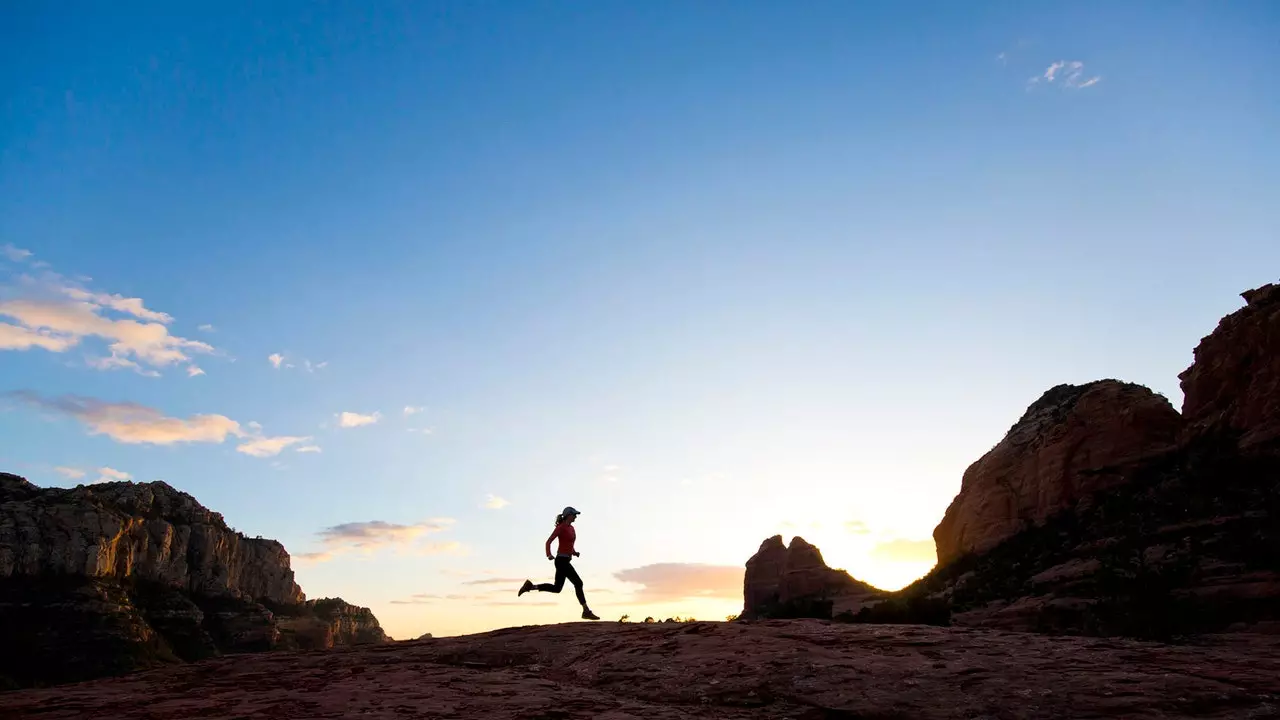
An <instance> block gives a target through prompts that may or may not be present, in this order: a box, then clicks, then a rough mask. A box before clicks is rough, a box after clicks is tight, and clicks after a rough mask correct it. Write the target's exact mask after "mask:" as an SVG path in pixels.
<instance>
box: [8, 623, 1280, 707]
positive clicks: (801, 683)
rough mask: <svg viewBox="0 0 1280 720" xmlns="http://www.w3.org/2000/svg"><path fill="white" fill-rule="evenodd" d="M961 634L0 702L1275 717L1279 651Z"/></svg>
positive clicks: (744, 627) (473, 658) (462, 646)
mask: <svg viewBox="0 0 1280 720" xmlns="http://www.w3.org/2000/svg"><path fill="white" fill-rule="evenodd" d="M1259 640H1260V639H1258V638H1230V639H1225V638H1223V639H1218V640H1216V641H1215V642H1213V643H1209V644H1204V645H1201V646H1199V647H1175V646H1169V645H1155V644H1151V643H1137V642H1131V641H1126V640H1116V639H1108V640H1095V639H1089V638H1062V637H1058V638H1051V637H1045V636H1036V635H1027V634H1024V633H1005V632H1000V631H994V630H975V629H969V628H936V627H919V626H896V627H886V626H853V625H839V624H835V623H831V622H823V621H819V620H798V621H787V622H779V621H771V622H758V623H708V622H700V623H650V624H645V623H627V624H619V623H590V624H585V623H574V624H568V625H563V624H562V625H545V626H534V627H524V628H512V629H507V630H499V631H496V632H492V633H486V634H483V635H472V636H463V637H448V638H436V639H434V640H425V641H421V642H418V641H409V642H403V643H396V644H394V645H381V646H373V647H363V648H354V649H352V650H349V651H345V652H341V653H265V654H261V655H251V656H245V657H240V658H235V659H234V660H232V659H215V660H209V661H206V662H203V663H200V664H196V665H188V666H185V667H175V668H167V669H165V670H160V671H156V672H150V673H138V674H136V675H133V676H130V677H126V678H113V679H110V680H100V681H95V682H90V683H84V684H81V685H75V686H70V687H60V688H50V689H35V690H23V691H19V692H12V693H4V694H0V717H4V718H6V720H25V719H28V718H30V719H31V720H37V719H38V720H80V719H81V718H95V719H96V718H104V719H105V718H110V719H111V720H155V718H170V717H172V718H233V717H234V718H241V719H242V720H277V719H278V718H286V717H296V718H302V717H306V718H339V717H349V718H365V717H368V718H392V717H396V718H453V719H457V720H467V719H468V718H474V719H476V720H480V719H482V718H483V719H484V720H489V719H490V718H493V719H498V718H560V719H562V720H588V719H598V720H636V719H639V718H644V719H645V720H689V719H690V718H708V719H711V720H720V719H723V720H730V719H732V720H819V719H821V718H829V719H832V720H835V719H845V720H852V719H854V718H862V719H864V720H871V719H873V718H874V719H876V720H953V719H954V720H976V719H977V718H988V719H990V720H996V719H997V718H998V719H1000V720H1012V719H1014V718H1035V719H1036V720H1079V719H1081V718H1092V719H1095V720H1102V719H1105V718H1128V719H1133V718H1163V719H1165V720H1175V719H1181V718H1188V719H1189V718H1198V719H1200V720H1206V719H1209V718H1216V719H1219V720H1222V719H1226V718H1240V719H1243V718H1258V719H1259V720H1261V719H1262V718H1275V717H1276V704H1277V703H1276V698H1277V697H1280V646H1277V644H1276V643H1275V642H1274V641H1273V642H1267V643H1264V642H1260V641H1259Z"/></svg>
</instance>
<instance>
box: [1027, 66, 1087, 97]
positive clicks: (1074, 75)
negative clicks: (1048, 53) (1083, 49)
mask: <svg viewBox="0 0 1280 720" xmlns="http://www.w3.org/2000/svg"><path fill="white" fill-rule="evenodd" d="M1059 79H1061V80H1062V87H1065V88H1072V89H1075V90H1082V89H1084V88H1087V87H1092V86H1094V85H1097V84H1098V83H1099V82H1101V81H1102V76H1100V75H1094V76H1092V77H1085V73H1084V63H1083V62H1081V61H1079V60H1057V61H1055V62H1053V63H1050V64H1049V67H1047V68H1045V70H1044V72H1043V73H1041V74H1039V75H1035V76H1032V77H1031V78H1030V79H1028V80H1027V87H1035V86H1036V85H1039V84H1040V83H1041V82H1043V83H1045V84H1052V83H1054V82H1056V81H1057V80H1059Z"/></svg>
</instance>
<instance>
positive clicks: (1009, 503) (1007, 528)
mask: <svg viewBox="0 0 1280 720" xmlns="http://www.w3.org/2000/svg"><path fill="white" fill-rule="evenodd" d="M1181 428H1182V418H1181V417H1180V416H1179V415H1178V412H1177V411H1176V410H1174V409H1173V406H1172V405H1170V404H1169V401H1168V400H1166V399H1165V398H1164V397H1162V396H1160V395H1156V394H1155V393H1153V392H1151V391H1150V390H1148V389H1147V388H1145V387H1142V386H1140V385H1133V384H1130V383H1122V382H1119V381H1116V380H1100V381H1098V382H1092V383H1089V384H1087V385H1059V386H1058V387H1055V388H1052V389H1050V390H1049V391H1048V392H1046V393H1045V394H1044V395H1042V396H1041V397H1040V399H1039V400H1036V401H1035V402H1034V403H1032V404H1031V406H1030V407H1029V408H1027V411H1026V413H1024V414H1023V416H1022V418H1021V419H1019V420H1018V422H1017V423H1015V424H1014V425H1013V427H1012V428H1010V429H1009V432H1008V433H1006V434H1005V436H1004V438H1003V439H1002V440H1001V441H1000V442H999V443H998V444H997V445H996V446H995V447H994V448H992V449H991V450H990V451H989V452H988V453H987V454H986V455H983V456H982V457H981V458H980V459H979V460H978V461H977V462H975V463H973V464H972V465H970V466H969V468H968V469H967V470H966V471H965V473H964V478H963V480H962V481H961V485H960V494H959V495H957V496H956V498H955V500H953V501H952V503H951V506H950V507H948V508H947V512H946V514H945V515H944V516H943V518H942V522H941V523H939V524H938V526H937V528H936V529H935V530H934V532H933V539H934V543H935V544H936V546H937V549H938V550H937V551H938V562H939V563H941V564H945V563H948V562H951V561H952V560H955V559H956V558H958V557H960V556H961V555H963V554H965V553H981V552H985V551H986V550H989V549H991V548H992V547H995V546H996V545H997V544H999V543H1000V542H1001V541H1002V540H1004V539H1006V538H1008V537H1011V536H1013V535H1015V534H1017V533H1018V532H1020V531H1022V530H1025V529H1027V528H1028V527H1031V526H1033V525H1038V524H1041V523H1043V522H1044V521H1045V519H1046V518H1048V517H1049V516H1050V515H1053V514H1055V513H1057V512H1060V511H1062V510H1064V509H1067V508H1069V507H1071V506H1073V505H1074V504H1075V503H1076V502H1078V501H1080V500H1081V499H1083V498H1087V497H1089V496H1091V495H1093V494H1094V493H1096V492H1098V491H1100V490H1105V489H1107V488H1109V487H1112V486H1114V485H1117V484H1120V483H1123V482H1125V479H1126V476H1127V472H1128V470H1129V469H1130V468H1132V467H1133V466H1134V465H1135V464H1137V463H1141V462H1143V461H1144V460H1145V459H1147V458H1150V457H1152V456H1154V455H1157V454H1160V453H1164V452H1168V451H1169V450H1170V449H1172V448H1173V447H1175V445H1176V444H1177V441H1178V435H1179V432H1180V431H1181Z"/></svg>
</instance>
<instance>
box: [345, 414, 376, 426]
mask: <svg viewBox="0 0 1280 720" xmlns="http://www.w3.org/2000/svg"><path fill="white" fill-rule="evenodd" d="M381 417H382V413H378V412H375V413H373V414H372V415H362V414H360V413H354V412H340V413H338V427H344V428H353V427H360V426H361V425H372V424H374V423H376V422H378V420H379V419H381Z"/></svg>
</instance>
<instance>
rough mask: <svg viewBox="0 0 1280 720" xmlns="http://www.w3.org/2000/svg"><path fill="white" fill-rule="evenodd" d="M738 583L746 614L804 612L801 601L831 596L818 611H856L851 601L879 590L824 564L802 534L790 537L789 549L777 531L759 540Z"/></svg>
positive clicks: (857, 601)
mask: <svg viewBox="0 0 1280 720" xmlns="http://www.w3.org/2000/svg"><path fill="white" fill-rule="evenodd" d="M742 583H743V609H742V618H744V619H752V618H757V617H766V616H778V615H779V614H781V615H792V614H795V615H797V616H808V615H810V614H811V612H812V611H811V610H806V609H805V608H802V607H799V605H804V604H808V602H809V601H811V600H816V601H823V602H826V601H830V602H831V603H832V605H831V606H827V607H826V609H825V610H824V611H823V612H822V614H823V615H825V616H827V617H829V616H830V614H831V608H832V607H836V608H837V611H839V610H843V609H853V610H856V609H857V607H855V606H860V604H861V603H862V602H865V601H867V600H869V599H871V598H874V597H878V596H879V595H881V593H880V591H878V590H876V589H875V588H873V587H871V586H870V585H867V584H866V583H864V582H860V581H858V580H855V579H854V578H853V577H851V576H850V575H849V573H847V572H845V571H843V570H833V569H831V568H829V567H827V564H826V562H825V561H823V559H822V553H821V552H820V551H819V550H818V548H816V547H814V546H813V545H810V544H809V543H807V542H805V539H804V538H802V537H795V538H793V539H792V540H791V547H789V548H788V547H787V546H786V545H784V544H783V542H782V536H781V535H774V536H773V537H771V538H769V539H767V540H765V541H764V542H763V543H761V544H760V549H759V550H758V551H757V552H756V554H755V555H754V556H752V557H751V559H750V560H748V561H747V570H746V573H745V574H744V575H743V580H742Z"/></svg>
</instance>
